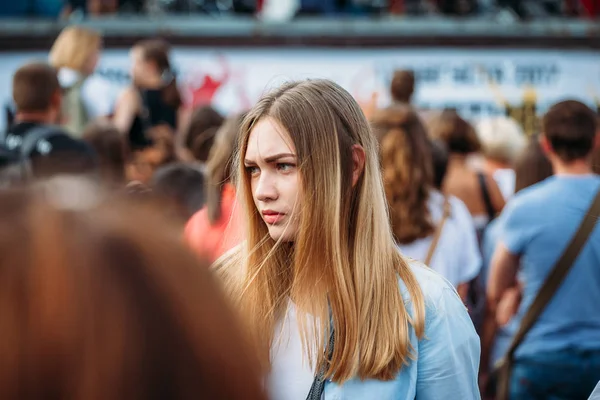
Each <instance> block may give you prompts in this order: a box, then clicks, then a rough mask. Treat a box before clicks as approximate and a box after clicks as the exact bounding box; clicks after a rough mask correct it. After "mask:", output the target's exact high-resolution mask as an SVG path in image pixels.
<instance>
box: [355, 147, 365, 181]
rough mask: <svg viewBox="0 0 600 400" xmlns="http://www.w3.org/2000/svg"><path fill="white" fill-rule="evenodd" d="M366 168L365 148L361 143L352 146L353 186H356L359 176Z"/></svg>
mask: <svg viewBox="0 0 600 400" xmlns="http://www.w3.org/2000/svg"><path fill="white" fill-rule="evenodd" d="M364 169H365V149H363V147H362V146H361V145H359V144H355V145H354V146H352V187H354V186H356V182H358V178H360V176H361V175H362V173H363V171H364Z"/></svg>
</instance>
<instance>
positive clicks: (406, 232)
mask: <svg viewBox="0 0 600 400" xmlns="http://www.w3.org/2000/svg"><path fill="white" fill-rule="evenodd" d="M371 123H372V126H373V128H374V131H375V132H376V136H378V137H379V143H380V156H381V165H382V169H383V182H384V188H385V194H386V198H387V201H388V205H389V210H390V217H391V225H392V230H393V232H394V237H395V239H396V242H397V243H398V246H399V247H400V250H401V252H402V254H403V255H405V256H408V257H410V258H413V259H415V260H418V261H421V262H423V263H425V264H426V265H428V266H429V267H431V268H432V269H434V270H435V271H437V272H439V273H440V274H441V275H443V276H444V277H445V278H446V279H448V280H449V281H450V283H452V285H454V287H456V288H457V291H458V293H459V294H460V296H461V298H462V299H463V300H466V298H467V293H468V289H469V286H468V283H469V282H470V281H471V280H472V279H474V278H475V277H476V276H477V275H478V274H479V270H480V268H481V255H480V254H479V249H478V245H477V235H476V234H475V226H474V225H473V220H472V218H471V214H469V210H468V209H467V207H466V206H465V205H464V203H463V202H462V201H460V200H459V199H457V198H456V197H454V196H451V195H444V194H442V193H441V192H440V191H438V190H437V189H436V188H435V186H434V175H433V160H432V151H431V143H430V142H429V139H428V137H427V133H426V131H425V127H424V126H423V124H422V123H421V121H420V119H419V117H418V116H417V114H416V113H415V112H414V111H413V110H412V109H411V108H410V107H409V106H407V105H395V106H392V107H390V108H387V109H384V110H379V111H377V112H375V114H374V115H373V116H372V118H371Z"/></svg>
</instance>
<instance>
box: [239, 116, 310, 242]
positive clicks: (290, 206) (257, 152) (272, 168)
mask: <svg viewBox="0 0 600 400" xmlns="http://www.w3.org/2000/svg"><path fill="white" fill-rule="evenodd" d="M244 165H245V167H246V173H247V174H248V177H249V179H250V186H251V190H252V197H253V198H254V205H255V206H256V209H257V210H258V212H259V214H260V216H261V217H262V220H263V221H264V223H265V224H266V225H267V228H268V229H269V235H270V236H271V238H273V239H274V240H282V241H286V242H291V241H294V239H295V237H296V234H297V231H298V227H299V223H300V204H299V201H298V199H299V196H300V178H299V172H298V166H297V158H296V149H295V147H294V145H293V143H292V141H291V139H290V137H289V135H288V134H287V132H286V131H285V129H283V128H282V127H281V126H280V125H279V124H278V123H277V122H276V121H275V120H273V119H271V118H264V119H262V120H260V121H259V122H258V123H257V124H255V126H254V128H253V129H252V132H250V137H249V139H248V147H247V148H246V157H245V159H244Z"/></svg>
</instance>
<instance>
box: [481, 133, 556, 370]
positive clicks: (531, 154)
mask: <svg viewBox="0 0 600 400" xmlns="http://www.w3.org/2000/svg"><path fill="white" fill-rule="evenodd" d="M513 165H514V169H515V178H516V179H515V193H519V192H520V191H522V190H524V189H526V188H528V187H530V186H532V185H535V184H536V183H538V182H541V181H543V180H545V179H546V178H549V177H550V176H552V173H553V172H552V164H551V163H550V160H548V158H547V157H546V155H545V154H544V151H543V149H542V146H541V145H540V141H539V137H537V136H535V137H532V138H530V139H529V143H528V144H527V145H526V147H525V149H524V150H523V151H522V152H521V154H520V155H519V157H518V158H517V159H516V160H515V162H514V164H513ZM503 215H504V213H503V214H500V216H499V217H498V218H496V219H495V220H493V221H492V222H491V223H490V224H489V225H488V227H487V228H486V230H485V233H484V236H483V243H482V253H483V259H484V264H483V269H482V274H481V275H482V281H483V282H484V283H485V284H486V286H487V282H488V275H489V268H490V265H491V263H492V256H493V254H494V251H495V250H496V246H497V245H498V242H499V240H500V238H501V236H502V219H503ZM520 268H521V269H522V266H520ZM521 290H522V288H521V286H520V284H519V283H518V280H517V282H515V285H514V286H513V287H512V288H510V289H507V290H506V291H505V293H504V295H503V298H502V300H500V301H499V302H498V307H497V309H496V321H489V322H488V324H490V323H491V324H492V325H493V326H496V331H495V332H490V329H485V330H484V332H488V335H490V336H491V335H492V334H493V337H492V338H491V339H490V338H486V337H482V343H483V347H484V348H485V349H486V354H484V357H483V358H482V363H486V366H484V367H482V369H483V370H487V368H488V367H489V368H492V367H493V366H494V365H495V364H496V363H497V362H498V361H499V360H500V359H501V358H502V356H503V355H504V354H505V353H506V351H507V349H508V346H509V344H510V339H511V338H512V335H511V332H512V333H514V332H515V331H516V327H515V326H509V327H505V325H507V324H513V325H514V323H515V322H514V321H510V320H511V318H512V317H513V315H514V314H515V313H516V311H517V308H518V306H519V302H520V300H521ZM488 342H489V343H488Z"/></svg>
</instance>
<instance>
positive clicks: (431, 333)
mask: <svg viewBox="0 0 600 400" xmlns="http://www.w3.org/2000/svg"><path fill="white" fill-rule="evenodd" d="M441 290H442V294H441V296H440V298H439V299H438V301H436V302H435V305H433V306H430V307H428V309H427V315H426V320H425V337H424V338H423V339H421V340H420V341H419V354H418V360H417V363H418V366H417V393H416V399H417V400H439V399H445V398H452V399H464V400H471V399H480V394H479V387H478V384H477V374H478V371H479V358H480V355H481V348H480V341H479V337H478V336H477V333H476V332H475V328H474V327H473V323H472V322H471V319H470V318H469V315H468V313H467V309H466V307H465V306H464V305H463V303H462V302H461V300H460V298H459V297H458V294H457V293H456V291H455V290H454V289H452V288H450V287H449V286H448V287H444V288H442V289H441ZM448 396H450V397H448Z"/></svg>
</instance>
